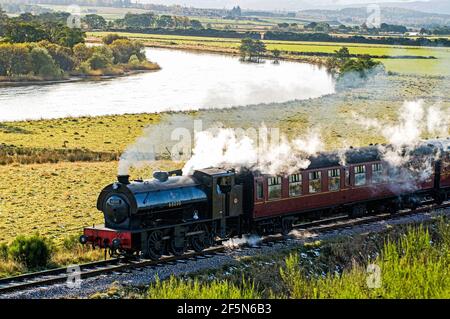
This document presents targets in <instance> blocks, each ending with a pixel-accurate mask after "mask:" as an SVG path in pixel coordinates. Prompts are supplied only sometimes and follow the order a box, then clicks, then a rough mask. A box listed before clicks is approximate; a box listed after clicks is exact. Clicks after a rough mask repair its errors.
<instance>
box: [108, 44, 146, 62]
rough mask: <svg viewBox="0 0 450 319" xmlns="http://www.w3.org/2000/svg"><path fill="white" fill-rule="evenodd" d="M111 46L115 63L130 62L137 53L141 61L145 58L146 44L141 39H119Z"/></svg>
mask: <svg viewBox="0 0 450 319" xmlns="http://www.w3.org/2000/svg"><path fill="white" fill-rule="evenodd" d="M109 47H110V49H111V51H112V54H113V56H114V63H128V61H129V60H130V57H131V56H132V55H136V57H137V58H138V59H139V61H144V60H145V52H144V45H143V44H142V43H141V42H139V41H130V40H123V39H119V40H115V41H114V42H113V43H112V44H110V45H109Z"/></svg>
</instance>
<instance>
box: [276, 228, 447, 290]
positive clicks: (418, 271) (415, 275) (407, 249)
mask: <svg viewBox="0 0 450 319" xmlns="http://www.w3.org/2000/svg"><path fill="white" fill-rule="evenodd" d="M449 225H450V224H449V223H448V222H443V221H440V222H439V224H438V228H439V230H438V236H440V237H441V240H437V241H434V240H433V239H432V238H431V235H430V232H429V230H428V229H427V228H425V227H423V226H419V227H410V228H409V229H408V231H407V232H406V234H404V235H403V236H401V237H400V238H399V240H398V241H397V242H396V241H392V240H388V241H387V242H386V243H385V245H384V247H383V249H382V251H381V253H380V255H379V257H377V258H375V259H374V260H372V261H369V260H368V261H367V263H369V262H370V263H373V264H375V265H377V266H378V267H379V269H380V270H381V277H380V279H381V281H380V284H381V285H380V286H379V287H375V288H369V286H368V284H367V280H368V273H367V271H366V264H355V265H353V266H352V267H351V268H349V269H345V270H344V271H343V272H342V273H340V274H335V273H327V274H326V275H325V276H320V275H316V276H307V275H306V274H305V272H304V271H303V270H302V268H301V267H300V260H299V255H298V254H291V255H289V256H288V257H287V258H286V259H285V266H284V267H282V268H280V275H281V278H282V280H283V282H284V283H285V284H286V286H287V287H288V291H289V293H288V296H289V298H387V299H390V298H406V299H430V298H433V299H434V298H450V276H449V275H450V254H449V240H448V238H449V236H450V227H449Z"/></svg>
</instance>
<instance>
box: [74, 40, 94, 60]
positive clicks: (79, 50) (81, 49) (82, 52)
mask: <svg viewBox="0 0 450 319" xmlns="http://www.w3.org/2000/svg"><path fill="white" fill-rule="evenodd" d="M72 50H73V56H74V58H75V61H76V62H77V63H78V64H80V63H82V62H84V61H87V60H88V59H89V58H90V57H91V56H92V53H93V50H92V48H89V47H87V46H86V44H84V43H78V44H77V45H75V46H74V47H73V49H72Z"/></svg>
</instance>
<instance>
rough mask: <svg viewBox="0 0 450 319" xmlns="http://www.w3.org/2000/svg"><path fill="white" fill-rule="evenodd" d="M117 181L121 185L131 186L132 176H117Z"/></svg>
mask: <svg viewBox="0 0 450 319" xmlns="http://www.w3.org/2000/svg"><path fill="white" fill-rule="evenodd" d="M117 180H118V181H119V183H121V184H125V185H128V184H130V175H117Z"/></svg>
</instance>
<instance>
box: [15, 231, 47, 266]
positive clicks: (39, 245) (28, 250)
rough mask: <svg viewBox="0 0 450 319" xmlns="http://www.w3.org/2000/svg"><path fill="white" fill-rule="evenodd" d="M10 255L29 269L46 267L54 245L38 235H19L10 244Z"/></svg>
mask: <svg viewBox="0 0 450 319" xmlns="http://www.w3.org/2000/svg"><path fill="white" fill-rule="evenodd" d="M8 255H9V257H11V258H12V259H13V260H16V261H18V262H21V263H23V264H24V265H26V266H27V268H29V269H33V268H40V267H45V266H47V265H48V263H49V261H50V258H51V255H52V245H51V243H50V242H49V241H48V240H47V239H46V238H42V237H39V236H38V235H33V236H30V237H26V236H18V237H16V239H15V240H14V241H13V242H12V243H11V245H10V246H9V249H8Z"/></svg>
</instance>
